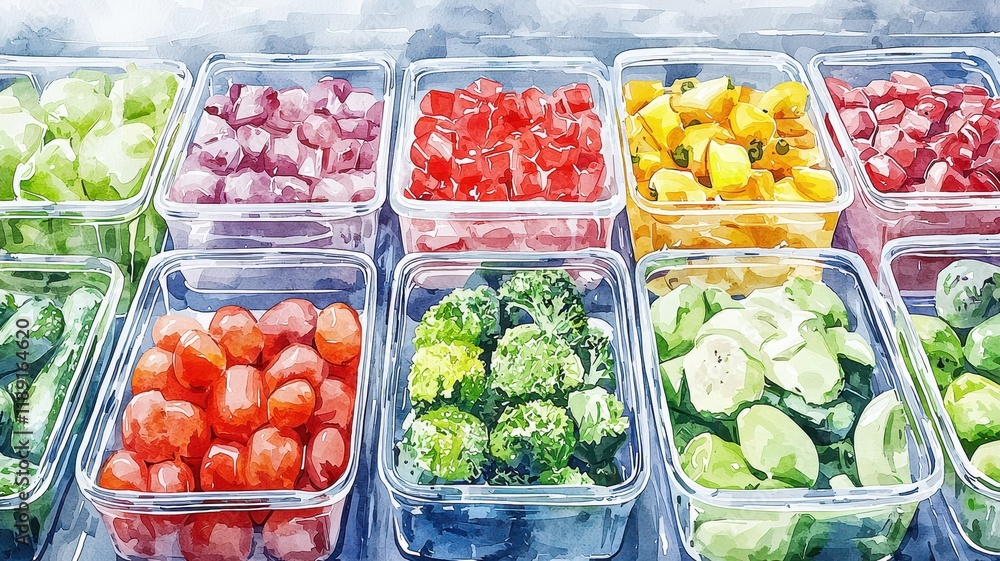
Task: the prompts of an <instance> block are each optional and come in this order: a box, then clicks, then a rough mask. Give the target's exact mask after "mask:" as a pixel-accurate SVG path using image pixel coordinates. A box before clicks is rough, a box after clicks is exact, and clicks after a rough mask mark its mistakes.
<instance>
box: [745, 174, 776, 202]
mask: <svg viewBox="0 0 1000 561" xmlns="http://www.w3.org/2000/svg"><path fill="white" fill-rule="evenodd" d="M746 190H747V191H754V192H756V195H757V196H756V198H755V200H758V201H770V200H772V199H774V175H772V174H771V172H769V171H767V170H766V169H755V170H751V171H750V180H749V181H747V189H746Z"/></svg>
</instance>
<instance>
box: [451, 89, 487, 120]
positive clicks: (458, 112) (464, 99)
mask: <svg viewBox="0 0 1000 561" xmlns="http://www.w3.org/2000/svg"><path fill="white" fill-rule="evenodd" d="M482 104H483V100H482V99H479V98H477V97H475V96H474V95H472V94H470V93H469V92H467V91H465V90H455V104H454V105H453V106H452V112H451V116H452V118H454V119H458V118H461V117H462V115H465V114H466V113H468V112H470V111H477V110H478V109H479V107H480V106H481V105H482Z"/></svg>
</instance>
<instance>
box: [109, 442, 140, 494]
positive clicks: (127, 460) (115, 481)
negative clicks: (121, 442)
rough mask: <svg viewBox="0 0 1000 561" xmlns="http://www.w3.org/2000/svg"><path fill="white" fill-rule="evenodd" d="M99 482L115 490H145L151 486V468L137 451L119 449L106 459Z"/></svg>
mask: <svg viewBox="0 0 1000 561" xmlns="http://www.w3.org/2000/svg"><path fill="white" fill-rule="evenodd" d="M97 484H98V485H100V486H101V487H103V488H104V489H113V490H115V491H145V490H146V489H147V488H148V487H149V470H148V469H146V464H145V462H143V461H142V460H141V459H139V457H138V455H137V454H135V452H130V451H128V450H118V451H117V452H114V453H112V454H111V455H110V456H108V459H107V460H104V465H103V466H101V474H100V477H99V478H98V480H97Z"/></svg>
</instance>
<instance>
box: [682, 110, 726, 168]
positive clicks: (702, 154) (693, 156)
mask: <svg viewBox="0 0 1000 561" xmlns="http://www.w3.org/2000/svg"><path fill="white" fill-rule="evenodd" d="M713 140H715V141H717V142H729V141H732V140H733V137H732V135H730V134H729V131H727V130H726V129H724V128H722V127H721V126H719V125H718V124H717V123H706V124H703V125H694V126H691V127H688V128H686V129H684V136H683V137H682V138H681V140H680V142H679V144H678V146H677V147H676V148H675V149H674V150H673V152H674V153H675V154H678V155H680V156H681V158H680V159H678V158H674V159H675V160H676V161H677V163H678V164H679V165H680V167H682V168H687V169H689V170H691V171H692V172H693V173H694V175H695V177H705V176H707V175H708V167H707V165H706V163H707V158H706V156H707V154H708V143H709V142H711V141H713Z"/></svg>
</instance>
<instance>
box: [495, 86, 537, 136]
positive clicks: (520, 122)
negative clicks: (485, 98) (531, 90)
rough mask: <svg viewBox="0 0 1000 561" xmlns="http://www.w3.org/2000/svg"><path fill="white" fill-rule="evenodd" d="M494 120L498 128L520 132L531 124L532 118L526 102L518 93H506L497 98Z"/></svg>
mask: <svg viewBox="0 0 1000 561" xmlns="http://www.w3.org/2000/svg"><path fill="white" fill-rule="evenodd" d="M493 114H494V119H495V122H496V124H497V125H498V126H500V127H509V129H510V130H520V129H523V128H525V127H527V126H528V125H529V124H530V120H529V119H530V116H529V115H528V109H527V107H526V106H525V103H524V100H523V99H522V98H521V96H519V95H517V93H516V92H504V93H502V94H500V97H499V98H497V108H496V111H494V113H493Z"/></svg>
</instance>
